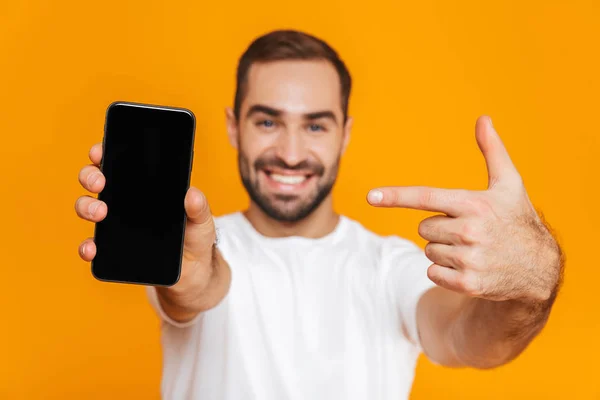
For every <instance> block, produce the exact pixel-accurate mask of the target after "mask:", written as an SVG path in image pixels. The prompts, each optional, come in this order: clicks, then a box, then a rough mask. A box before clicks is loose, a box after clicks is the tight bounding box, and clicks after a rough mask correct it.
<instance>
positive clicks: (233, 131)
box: [225, 107, 239, 150]
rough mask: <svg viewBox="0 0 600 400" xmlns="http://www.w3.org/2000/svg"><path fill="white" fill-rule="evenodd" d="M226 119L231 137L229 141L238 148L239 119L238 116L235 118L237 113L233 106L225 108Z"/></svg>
mask: <svg viewBox="0 0 600 400" xmlns="http://www.w3.org/2000/svg"><path fill="white" fill-rule="evenodd" d="M225 119H226V124H227V137H228V138H229V143H230V144H231V145H232V146H233V148H234V149H236V150H238V143H239V142H238V141H239V130H238V121H237V118H235V114H234V113H233V109H232V108H231V107H227V108H226V109H225Z"/></svg>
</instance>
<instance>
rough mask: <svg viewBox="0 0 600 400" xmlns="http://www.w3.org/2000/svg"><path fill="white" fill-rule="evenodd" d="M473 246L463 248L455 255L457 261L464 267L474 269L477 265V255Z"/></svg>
mask: <svg viewBox="0 0 600 400" xmlns="http://www.w3.org/2000/svg"><path fill="white" fill-rule="evenodd" d="M475 253H476V252H475V251H474V250H473V249H472V248H466V249H462V250H461V251H460V252H457V254H456V255H455V257H454V258H455V261H456V263H457V264H458V266H459V267H461V268H463V269H467V270H468V269H474V268H476V267H477V255H476V254H475Z"/></svg>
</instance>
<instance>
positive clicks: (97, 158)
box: [89, 143, 102, 166]
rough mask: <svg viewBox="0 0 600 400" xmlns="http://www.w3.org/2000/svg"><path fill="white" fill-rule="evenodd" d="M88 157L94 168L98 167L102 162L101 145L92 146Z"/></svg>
mask: <svg viewBox="0 0 600 400" xmlns="http://www.w3.org/2000/svg"><path fill="white" fill-rule="evenodd" d="M89 157H90V161H91V162H93V163H94V164H95V165H96V166H100V162H101V161H102V143H96V144H95V145H93V146H92V148H91V149H90V154H89Z"/></svg>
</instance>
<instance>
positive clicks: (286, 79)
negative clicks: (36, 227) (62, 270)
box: [75, 31, 563, 400]
mask: <svg viewBox="0 0 600 400" xmlns="http://www.w3.org/2000/svg"><path fill="white" fill-rule="evenodd" d="M350 89H351V78H350V75H349V73H348V71H347V69H346V67H345V65H344V63H343V62H342V61H341V60H340V59H339V58H338V55H337V54H336V52H335V51H334V50H333V49H332V48H330V47H329V46H328V45H327V44H326V43H325V42H323V41H321V40H319V39H317V38H315V37H313V36H310V35H307V34H304V33H301V32H296V31H275V32H272V33H270V34H267V35H265V36H262V37H260V38H258V39H257V40H255V41H254V42H253V43H252V44H251V45H250V47H249V48H248V49H247V51H246V52H245V53H244V55H243V56H242V57H241V59H240V62H239V66H238V73H237V90H236V94H235V102H234V107H233V109H227V110H226V119H227V131H228V135H229V140H230V142H231V144H232V145H233V146H234V147H235V148H236V149H237V151H238V154H239V170H240V175H241V178H242V182H243V184H244V186H245V188H246V190H247V191H248V194H249V196H250V199H251V202H250V205H249V207H248V209H247V210H245V211H244V212H237V213H233V214H229V215H225V216H221V217H217V218H214V219H213V217H212V215H211V213H210V209H209V206H208V204H207V201H206V198H205V197H204V195H203V194H202V193H201V192H200V191H199V190H198V189H196V188H193V187H192V188H190V190H189V192H188V193H187V195H186V198H185V209H186V213H187V216H188V222H187V226H186V234H185V240H184V242H185V243H184V256H183V265H182V274H181V279H180V281H179V282H178V283H177V284H175V285H174V286H172V287H170V288H162V287H156V288H155V287H148V289H147V290H148V295H149V298H150V301H151V304H152V305H153V307H154V308H155V309H156V311H157V312H158V314H159V316H160V317H161V319H162V321H163V324H162V345H163V351H164V368H163V380H162V394H163V397H164V398H166V399H232V400H233V399H273V400H275V399H276V400H281V399H400V398H407V397H408V396H409V392H410V387H411V384H412V381H413V375H414V368H415V363H416V360H417V356H418V354H419V352H420V351H423V352H424V353H425V354H426V356H427V357H428V358H429V359H430V360H432V361H433V362H435V363H438V364H442V365H447V366H452V367H459V366H470V367H475V368H492V367H496V366H499V365H502V364H504V363H507V362H509V361H510V360H512V359H514V358H515V357H516V356H517V355H518V354H519V353H520V352H522V351H523V349H524V348H525V347H526V346H527V345H528V344H529V343H530V342H531V340H532V339H533V337H534V336H535V335H536V334H538V333H539V332H540V330H541V329H542V328H543V326H544V324H545V322H546V320H547V318H548V315H549V313H550V309H551V306H552V304H553V302H554V299H555V297H556V294H557V291H558V287H559V284H560V282H561V272H562V265H563V258H562V253H561V250H560V248H559V246H558V244H557V242H556V241H555V240H554V238H553V235H552V234H551V233H550V232H549V230H548V229H547V228H546V225H545V224H544V223H543V221H542V220H541V218H540V217H539V216H538V214H537V213H536V211H535V209H534V208H533V206H532V205H531V203H530V201H529V199H528V196H527V193H526V191H525V188H524V186H523V183H522V180H521V178H520V176H519V173H518V172H517V170H516V169H515V167H514V165H513V164H512V162H511V160H510V158H509V155H508V153H507V152H506V149H505V148H504V146H503V144H502V142H501V140H500V138H499V136H498V135H497V133H496V132H495V130H494V128H493V126H492V124H491V121H490V119H489V118H487V117H480V118H479V119H478V121H477V124H476V139H477V143H478V144H479V147H480V149H481V151H482V153H483V155H484V157H485V160H486V163H487V168H488V172H489V188H488V190H485V191H467V190H447V189H436V188H428V187H385V188H377V189H374V190H372V191H371V192H369V194H368V196H367V200H368V202H369V203H370V204H372V205H373V206H378V207H407V208H415V209H421V210H428V211H434V212H439V213H440V214H439V215H435V216H432V217H429V218H427V219H425V220H424V221H423V222H421V224H420V225H419V234H420V235H421V236H422V237H423V238H425V239H426V240H427V241H428V242H429V243H428V244H427V246H426V248H425V252H423V251H422V250H421V249H419V248H418V247H417V246H416V245H415V244H413V243H412V242H410V241H408V240H405V239H402V238H400V237H397V236H388V237H382V236H379V235H376V234H374V233H372V232H369V231H368V230H366V229H365V228H364V227H363V226H362V225H360V224H359V223H358V222H356V221H353V220H351V219H349V218H347V217H344V216H340V215H338V214H336V213H335V212H334V210H333V206H332V196H331V189H332V187H333V185H334V182H335V180H336V177H337V172H338V166H339V162H340V158H341V155H342V154H343V153H344V151H345V149H346V147H347V145H348V142H349V138H350V130H351V127H352V118H350V117H349V116H348V115H347V110H348V99H349V95H350ZM101 156H102V148H101V145H99V144H98V145H95V146H94V147H92V149H91V151H90V159H91V161H92V162H93V165H89V166H86V167H84V168H83V169H82V170H81V172H80V175H79V180H80V182H81V184H82V185H83V186H84V187H85V188H86V189H88V190H89V191H91V192H93V193H98V192H100V191H101V190H102V188H103V187H104V184H105V180H104V177H103V175H102V174H101V172H100V171H99V169H98V165H99V162H100V159H101ZM75 208H76V210H77V213H78V215H79V216H80V217H82V218H84V219H87V220H89V221H93V222H97V221H100V220H102V219H103V218H104V217H105V216H106V213H107V212H108V210H107V207H106V204H104V203H102V202H99V201H97V200H96V199H94V198H92V197H90V196H82V197H80V198H79V199H78V201H77V203H76V207H75ZM217 231H218V233H219V234H218V235H217ZM217 236H218V240H217ZM79 251H80V255H81V257H82V258H83V259H84V260H86V261H90V260H92V259H93V257H94V255H95V252H96V249H95V246H94V243H93V241H92V240H91V239H87V240H85V241H84V242H83V243H82V245H81V247H80V249H79ZM132 251H141V250H139V249H132Z"/></svg>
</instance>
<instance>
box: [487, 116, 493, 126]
mask: <svg viewBox="0 0 600 400" xmlns="http://www.w3.org/2000/svg"><path fill="white" fill-rule="evenodd" d="M488 119H489V121H490V126H491V127H492V128H493V127H494V124H493V123H492V117H488Z"/></svg>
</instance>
